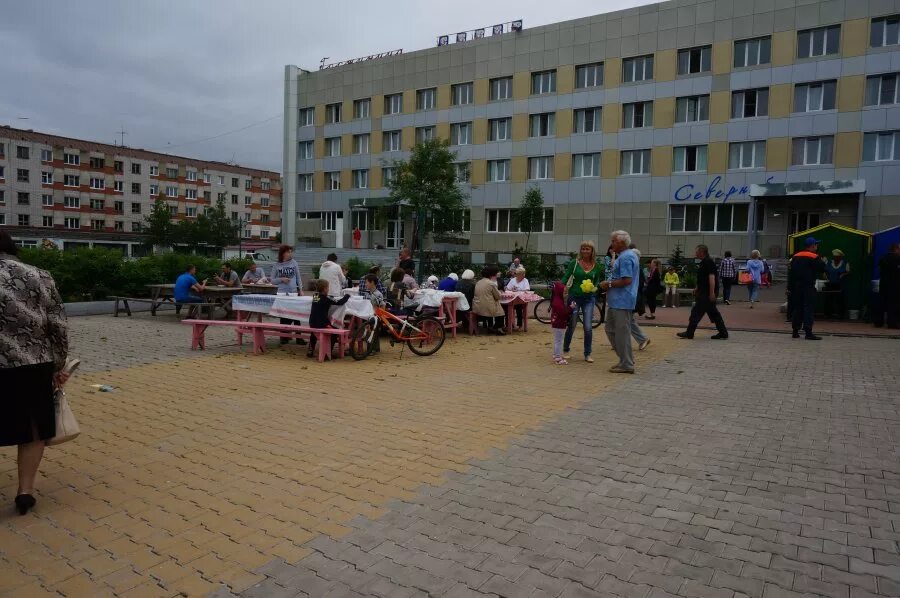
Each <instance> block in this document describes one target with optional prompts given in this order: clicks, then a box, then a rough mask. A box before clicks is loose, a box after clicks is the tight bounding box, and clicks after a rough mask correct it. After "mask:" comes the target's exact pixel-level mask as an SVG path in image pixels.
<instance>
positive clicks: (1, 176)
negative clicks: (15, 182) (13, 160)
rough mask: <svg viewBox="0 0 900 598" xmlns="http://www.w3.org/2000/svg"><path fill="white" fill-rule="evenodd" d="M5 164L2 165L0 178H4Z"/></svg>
mask: <svg viewBox="0 0 900 598" xmlns="http://www.w3.org/2000/svg"><path fill="white" fill-rule="evenodd" d="M4 176H5V174H4V172H3V166H0V179H2V178H4Z"/></svg>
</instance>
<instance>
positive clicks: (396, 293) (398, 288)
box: [385, 268, 415, 315]
mask: <svg viewBox="0 0 900 598" xmlns="http://www.w3.org/2000/svg"><path fill="white" fill-rule="evenodd" d="M406 277H407V275H406V273H404V272H403V270H401V269H400V268H394V269H393V270H391V283H390V285H388V290H387V296H386V297H385V298H386V299H387V302H388V304H389V305H390V307H389V309H388V311H390V312H391V313H392V314H396V315H403V314H406V313H407V310H406V309H405V308H404V306H403V304H404V302H405V301H406V300H407V299H412V298H413V297H414V296H415V292H413V291H411V290H409V287H407V286H406Z"/></svg>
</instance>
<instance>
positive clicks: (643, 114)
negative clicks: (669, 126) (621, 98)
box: [622, 102, 653, 129]
mask: <svg viewBox="0 0 900 598" xmlns="http://www.w3.org/2000/svg"><path fill="white" fill-rule="evenodd" d="M652 126H653V102H635V103H632V104H625V105H624V106H622V127H624V128H626V129H639V128H642V127H652Z"/></svg>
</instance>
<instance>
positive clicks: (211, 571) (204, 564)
mask: <svg viewBox="0 0 900 598" xmlns="http://www.w3.org/2000/svg"><path fill="white" fill-rule="evenodd" d="M189 566H190V567H191V569H193V570H194V571H197V572H199V573H200V575H202V576H203V577H205V578H207V579H217V578H218V576H219V574H220V573H222V572H223V571H225V570H227V569H230V568H231V567H233V566H234V563H232V562H231V561H226V560H224V559H220V558H219V557H217V556H216V555H215V554H213V553H209V554H205V555H203V556H202V557H200V558H199V559H196V560H193V561H191V562H190V563H189Z"/></svg>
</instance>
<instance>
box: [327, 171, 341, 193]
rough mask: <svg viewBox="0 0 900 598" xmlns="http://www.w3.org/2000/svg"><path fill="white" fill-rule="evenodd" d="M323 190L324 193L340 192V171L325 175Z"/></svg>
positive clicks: (328, 172)
mask: <svg viewBox="0 0 900 598" xmlns="http://www.w3.org/2000/svg"><path fill="white" fill-rule="evenodd" d="M335 175H336V176H335ZM325 190H326V191H340V190H341V171H340V170H329V171H327V172H326V173H325Z"/></svg>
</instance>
